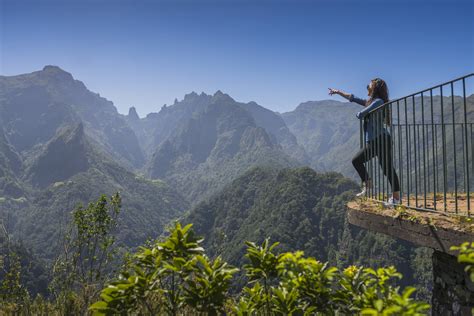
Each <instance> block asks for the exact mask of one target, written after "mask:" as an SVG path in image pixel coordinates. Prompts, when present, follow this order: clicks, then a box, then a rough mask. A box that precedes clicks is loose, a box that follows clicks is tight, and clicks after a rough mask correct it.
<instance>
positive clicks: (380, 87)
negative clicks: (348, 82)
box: [367, 78, 391, 125]
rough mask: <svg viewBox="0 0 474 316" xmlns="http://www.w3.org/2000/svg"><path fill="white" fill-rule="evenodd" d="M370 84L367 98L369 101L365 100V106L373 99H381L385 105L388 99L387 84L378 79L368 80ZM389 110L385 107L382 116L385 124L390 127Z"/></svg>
mask: <svg viewBox="0 0 474 316" xmlns="http://www.w3.org/2000/svg"><path fill="white" fill-rule="evenodd" d="M370 82H371V83H372V85H373V89H372V93H371V95H370V96H369V99H368V100H367V105H369V104H371V103H372V102H373V101H374V100H375V99H377V98H378V99H382V100H383V102H384V103H387V102H388V101H389V99H388V86H387V83H386V82H385V81H384V80H382V79H380V78H374V79H372V80H370ZM390 114H391V113H390V109H389V107H386V108H385V110H384V111H383V116H384V120H385V124H387V125H390V124H391V121H390V117H391V115H390Z"/></svg>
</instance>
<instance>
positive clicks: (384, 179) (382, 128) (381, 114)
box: [379, 107, 388, 201]
mask: <svg viewBox="0 0 474 316" xmlns="http://www.w3.org/2000/svg"><path fill="white" fill-rule="evenodd" d="M384 109H385V107H384V108H381V109H380V111H379V117H380V120H379V122H380V136H381V138H380V139H381V144H380V145H381V146H382V147H381V148H380V149H381V152H382V153H383V154H382V156H383V157H382V159H383V166H382V167H386V166H387V165H386V163H387V150H386V149H387V146H386V144H385V143H386V140H385V125H384V112H383V111H384ZM386 171H387V170H386V168H383V176H382V196H383V198H382V200H384V201H385V200H386V197H385V193H387V196H388V190H386V185H387V184H388V178H387V175H386V174H385V173H386ZM387 174H388V172H387Z"/></svg>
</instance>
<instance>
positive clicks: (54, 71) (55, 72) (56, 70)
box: [41, 65, 74, 80]
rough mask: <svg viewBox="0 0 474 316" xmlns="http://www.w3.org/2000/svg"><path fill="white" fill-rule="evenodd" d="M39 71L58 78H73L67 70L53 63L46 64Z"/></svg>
mask: <svg viewBox="0 0 474 316" xmlns="http://www.w3.org/2000/svg"><path fill="white" fill-rule="evenodd" d="M41 72H42V73H43V74H46V75H48V76H51V77H55V78H59V79H60V80H74V78H73V77H72V75H71V74H70V73H69V72H67V71H65V70H63V69H61V68H60V67H59V66H55V65H46V66H44V67H43V70H42V71H41Z"/></svg>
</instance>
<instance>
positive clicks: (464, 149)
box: [461, 123, 467, 198]
mask: <svg viewBox="0 0 474 316" xmlns="http://www.w3.org/2000/svg"><path fill="white" fill-rule="evenodd" d="M461 144H462V171H463V175H464V177H463V184H464V193H465V194H466V198H467V191H466V148H465V146H464V123H462V124H461Z"/></svg>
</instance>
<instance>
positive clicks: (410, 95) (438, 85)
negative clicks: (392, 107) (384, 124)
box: [368, 72, 474, 114]
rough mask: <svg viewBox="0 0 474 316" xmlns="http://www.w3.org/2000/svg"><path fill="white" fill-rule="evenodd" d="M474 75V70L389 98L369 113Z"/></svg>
mask: <svg viewBox="0 0 474 316" xmlns="http://www.w3.org/2000/svg"><path fill="white" fill-rule="evenodd" d="M472 76H474V72H471V73H470V74H467V75H464V76H462V77H459V78H456V79H453V80H449V81H446V82H444V83H441V84H437V85H435V86H432V87H430V88H427V89H424V90H421V91H418V92H415V93H412V94H409V95H406V96H404V97H401V98H398V99H395V100H389V101H387V102H385V103H384V104H381V105H379V106H377V107H376V108H374V109H372V110H370V111H369V112H368V114H370V113H372V112H375V111H377V110H378V109H381V108H383V107H385V106H387V105H389V104H392V103H395V102H397V101H401V100H404V99H406V98H409V97H413V96H416V95H418V94H421V93H423V92H427V91H430V90H433V89H436V88H440V87H442V86H445V85H447V84H450V83H453V82H455V81H459V80H462V79H466V78H469V77H472Z"/></svg>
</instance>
